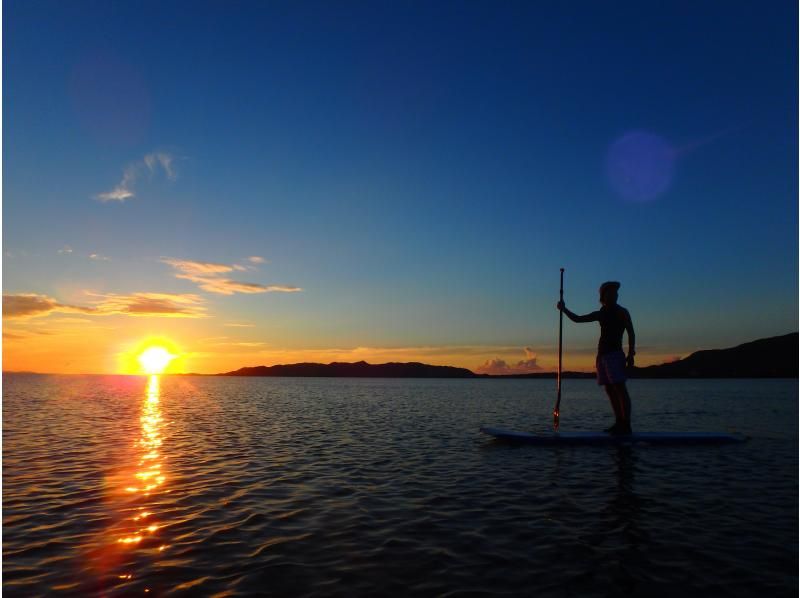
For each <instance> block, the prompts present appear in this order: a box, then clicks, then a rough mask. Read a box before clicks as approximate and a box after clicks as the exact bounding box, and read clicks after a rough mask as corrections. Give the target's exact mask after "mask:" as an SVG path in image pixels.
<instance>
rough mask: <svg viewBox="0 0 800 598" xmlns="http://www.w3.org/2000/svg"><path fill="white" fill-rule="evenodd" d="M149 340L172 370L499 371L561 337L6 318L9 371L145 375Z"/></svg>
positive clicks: (652, 360) (582, 361) (572, 362)
mask: <svg viewBox="0 0 800 598" xmlns="http://www.w3.org/2000/svg"><path fill="white" fill-rule="evenodd" d="M148 345H160V346H164V347H166V348H167V349H168V350H169V351H170V352H171V353H173V354H175V355H177V358H176V359H174V360H173V361H172V363H170V365H169V367H168V368H167V370H166V373H200V374H214V373H220V372H227V371H231V370H235V369H238V368H241V367H247V366H257V365H276V364H286V363H300V362H316V363H330V362H333V361H340V362H355V361H361V360H363V361H366V362H368V363H386V362H391V361H394V362H409V361H418V362H422V363H428V364H431V365H450V366H456V367H464V368H467V369H470V370H472V371H474V372H487V373H498V374H501V373H525V372H531V371H542V372H547V371H555V369H556V367H557V344H556V343H553V344H552V345H550V346H547V347H544V348H539V349H538V350H537V351H535V352H534V351H533V350H532V349H531V348H530V347H515V346H499V345H440V346H418V347H400V346H398V347H367V346H356V347H346V346H342V347H314V346H305V345H304V344H303V343H297V344H294V345H290V346H287V345H282V346H279V345H277V344H272V343H270V342H268V341H267V340H264V337H263V336H262V333H260V332H259V330H258V328H257V327H255V326H250V325H244V324H237V325H234V326H230V325H227V326H226V325H225V324H222V325H221V324H219V323H215V322H214V321H213V319H210V318H209V319H189V318H164V317H162V318H153V317H147V318H131V317H128V316H119V315H116V316H108V317H91V316H90V317H86V316H83V315H80V316H65V315H64V314H55V313H53V314H50V315H47V316H44V317H32V318H4V320H3V371H29V372H40V373H58V374H140V373H142V372H141V367H140V364H138V362H137V361H136V356H137V355H138V354H140V353H141V351H142V350H144V348H145V347H146V346H148ZM681 354H684V353H681V352H675V353H669V354H660V353H659V354H648V353H647V352H646V351H642V350H639V352H638V355H637V364H638V365H652V364H658V363H663V362H666V361H671V360H673V359H674V358H675V357H677V356H678V355H681ZM537 368H538V369H537ZM593 369H594V347H593V346H582V347H574V346H573V347H569V346H568V345H567V346H565V349H564V370H565V371H566V370H572V371H593Z"/></svg>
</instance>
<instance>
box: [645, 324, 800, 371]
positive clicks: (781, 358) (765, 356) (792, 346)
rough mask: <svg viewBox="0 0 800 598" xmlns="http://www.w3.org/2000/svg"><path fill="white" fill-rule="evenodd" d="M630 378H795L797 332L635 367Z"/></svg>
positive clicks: (796, 369) (796, 367)
mask: <svg viewBox="0 0 800 598" xmlns="http://www.w3.org/2000/svg"><path fill="white" fill-rule="evenodd" d="M631 377H632V378H797V377H798V333H797V332H793V333H791V334H784V335H783V336H774V337H771V338H764V339H760V340H757V341H753V342H750V343H745V344H743V345H739V346H738V347H733V348H730V349H715V350H709V351H697V352H696V353H692V354H691V355H689V357H687V358H685V359H679V360H678V361H674V362H672V363H665V364H662V365H651V366H649V367H645V368H634V370H633V372H632V373H631Z"/></svg>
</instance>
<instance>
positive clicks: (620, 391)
mask: <svg viewBox="0 0 800 598" xmlns="http://www.w3.org/2000/svg"><path fill="white" fill-rule="evenodd" d="M613 386H614V394H615V395H616V396H617V400H618V403H619V409H620V414H621V416H622V417H621V418H620V419H621V420H622V423H623V425H624V426H625V428H627V430H628V431H630V427H631V396H630V395H629V394H628V387H627V386H626V385H625V383H624V382H619V383H618V384H614V385H613Z"/></svg>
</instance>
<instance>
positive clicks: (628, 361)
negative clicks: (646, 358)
mask: <svg viewBox="0 0 800 598" xmlns="http://www.w3.org/2000/svg"><path fill="white" fill-rule="evenodd" d="M625 365H626V366H628V367H629V368H632V367H633V353H631V354H630V355H628V357H627V358H626V359H625Z"/></svg>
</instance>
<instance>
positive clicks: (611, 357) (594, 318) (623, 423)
mask: <svg viewBox="0 0 800 598" xmlns="http://www.w3.org/2000/svg"><path fill="white" fill-rule="evenodd" d="M619 287H620V283H618V282H615V281H608V282H604V283H603V284H601V285H600V304H601V305H602V307H601V308H600V310H599V311H595V312H592V313H590V314H586V315H585V316H579V315H577V314H575V313H573V312H571V311H570V310H568V309H567V306H566V305H564V302H563V301H559V302H558V304H557V305H556V307H557V309H559V310H562V311H563V312H564V313H565V314H567V317H568V318H569V319H570V320H572V321H573V322H600V341H599V342H598V344H597V361H596V365H597V383H598V384H599V385H601V386H604V387H605V391H606V394H607V395H608V399H609V401H611V408H612V409H613V410H614V416H615V419H616V421H615V423H614V425H613V426H611V427H610V428H608V429H607V430H605V431H606V432H609V433H611V434H630V433H631V397H630V395H629V394H628V388H627V386H626V385H625V381H626V380H627V379H628V376H627V373H626V371H625V366H626V365H627V366H628V367H630V368H632V367H633V363H634V355H636V348H635V347H636V335H635V334H634V332H633V322H632V321H631V315H630V313H628V310H627V309H625V308H624V307H622V306H621V305H618V304H617V298H618V291H619ZM623 332H627V333H628V356H627V357H626V356H625V353H623V351H622V334H623Z"/></svg>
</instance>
